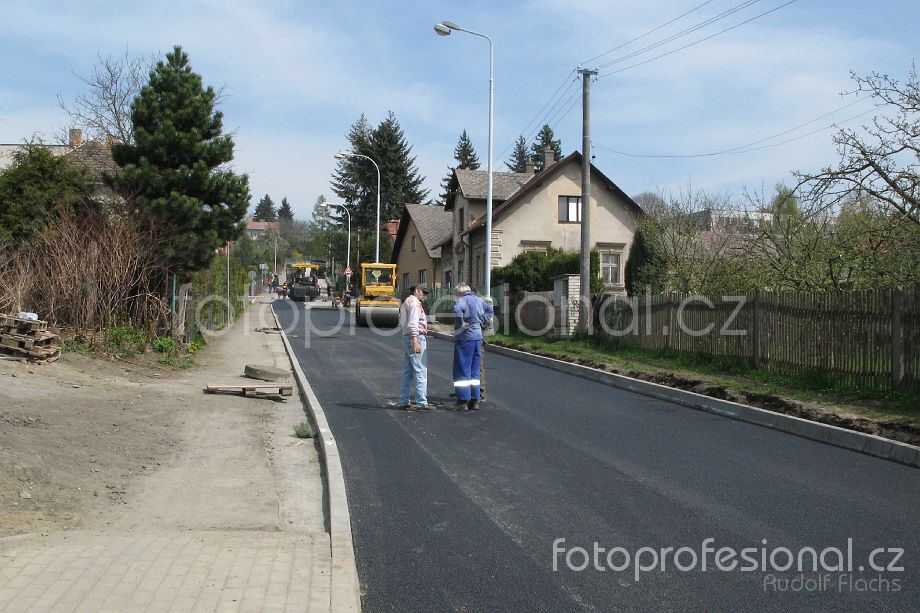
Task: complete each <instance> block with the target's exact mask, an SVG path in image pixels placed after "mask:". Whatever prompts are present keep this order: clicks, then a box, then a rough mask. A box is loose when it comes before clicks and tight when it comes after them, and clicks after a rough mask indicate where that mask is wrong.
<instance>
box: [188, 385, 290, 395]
mask: <svg viewBox="0 0 920 613" xmlns="http://www.w3.org/2000/svg"><path fill="white" fill-rule="evenodd" d="M268 390H277V391H276V392H275V394H274V395H278V396H290V395H292V394H293V386H292V385H290V384H288V385H284V384H281V385H277V384H262V383H252V384H249V383H245V384H242V385H236V384H231V385H211V384H209V385H208V386H207V387H206V388H205V391H206V392H207V393H209V394H215V393H237V394H241V395H243V396H248V395H250V394H259V393H261V394H264V393H266V392H267V391H268Z"/></svg>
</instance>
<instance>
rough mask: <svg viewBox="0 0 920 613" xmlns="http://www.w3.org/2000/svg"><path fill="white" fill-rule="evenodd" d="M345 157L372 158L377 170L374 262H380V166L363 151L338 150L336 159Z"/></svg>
mask: <svg viewBox="0 0 920 613" xmlns="http://www.w3.org/2000/svg"><path fill="white" fill-rule="evenodd" d="M345 158H364V159H365V160H370V163H371V164H373V165H374V168H375V169H376V170H377V252H376V254H375V255H374V263H375V264H379V263H380V166H377V162H375V161H374V160H372V159H371V158H369V157H367V156H366V155H363V154H361V153H355V152H354V151H336V152H335V159H337V160H344V159H345Z"/></svg>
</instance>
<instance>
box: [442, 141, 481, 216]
mask: <svg viewBox="0 0 920 613" xmlns="http://www.w3.org/2000/svg"><path fill="white" fill-rule="evenodd" d="M454 160H456V162H457V165H456V166H448V167H447V176H446V177H444V180H443V181H441V190H443V191H442V193H441V203H442V204H447V195H448V194H447V188H448V187H450V181H451V179H453V177H454V168H460V169H463V170H478V169H479V156H477V155H476V150H475V149H473V143H472V141H470V137H469V136H467V135H466V130H464V131H463V134H461V135H460V140H458V141H457V146H456V147H454Z"/></svg>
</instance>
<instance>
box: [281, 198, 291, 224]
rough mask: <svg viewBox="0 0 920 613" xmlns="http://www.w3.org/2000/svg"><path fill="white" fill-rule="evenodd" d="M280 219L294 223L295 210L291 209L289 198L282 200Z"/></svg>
mask: <svg viewBox="0 0 920 613" xmlns="http://www.w3.org/2000/svg"><path fill="white" fill-rule="evenodd" d="M278 219H279V220H280V221H294V209H292V208H291V204H290V203H289V202H288V199H287V196H285V197H284V198H282V199H281V206H280V207H278Z"/></svg>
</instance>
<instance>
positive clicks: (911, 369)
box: [595, 287, 920, 389]
mask: <svg viewBox="0 0 920 613" xmlns="http://www.w3.org/2000/svg"><path fill="white" fill-rule="evenodd" d="M595 312H596V313H597V319H596V326H595V327H596V331H597V333H598V334H601V335H605V336H608V337H612V338H618V339H620V340H621V341H622V342H624V343H626V344H632V345H636V346H640V347H644V348H648V349H668V350H674V351H679V352H688V353H695V354H702V355H707V356H720V357H728V358H737V359H739V360H745V361H747V362H749V363H750V364H751V365H753V366H755V367H756V368H758V369H760V370H764V371H767V372H778V373H786V374H806V375H808V374H812V375H814V376H815V377H822V378H824V379H825V380H828V381H833V382H835V383H837V384H842V385H845V386H848V387H853V388H873V389H892V388H917V387H920V288H917V287H911V288H905V289H894V290H867V291H849V292H821V293H817V292H816V293H768V292H752V293H749V294H744V295H739V296H696V295H690V294H677V293H670V294H659V295H654V296H639V297H630V298H624V297H617V296H608V297H606V298H605V300H604V301H602V302H601V303H600V304H599V305H598V308H597V309H596V311H595Z"/></svg>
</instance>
